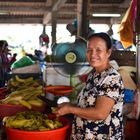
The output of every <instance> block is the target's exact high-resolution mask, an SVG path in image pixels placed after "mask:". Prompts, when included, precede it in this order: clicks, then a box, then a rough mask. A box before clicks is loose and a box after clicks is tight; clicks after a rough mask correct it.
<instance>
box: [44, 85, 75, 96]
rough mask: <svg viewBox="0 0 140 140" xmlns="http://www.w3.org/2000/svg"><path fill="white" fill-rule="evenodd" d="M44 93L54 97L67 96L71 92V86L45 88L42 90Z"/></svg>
mask: <svg viewBox="0 0 140 140" xmlns="http://www.w3.org/2000/svg"><path fill="white" fill-rule="evenodd" d="M44 90H45V92H48V93H52V94H54V95H58V96H63V95H68V94H70V93H72V92H73V87H72V86H63V85H55V86H46V87H45V88H44Z"/></svg>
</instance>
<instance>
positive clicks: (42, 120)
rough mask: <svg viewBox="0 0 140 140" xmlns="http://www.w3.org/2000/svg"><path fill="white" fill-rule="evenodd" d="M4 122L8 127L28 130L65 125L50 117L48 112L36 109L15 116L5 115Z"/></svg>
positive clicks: (48, 128)
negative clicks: (43, 112)
mask: <svg viewBox="0 0 140 140" xmlns="http://www.w3.org/2000/svg"><path fill="white" fill-rule="evenodd" d="M3 123H4V124H5V126H6V127H9V128H15V129H19V130H26V131H44V130H54V129H57V128H60V127H63V124H62V123H61V122H60V121H59V120H57V119H49V118H48V116H47V115H46V114H42V113H40V112H35V111H25V112H19V113H17V114H16V115H14V116H10V117H5V118H4V119H3Z"/></svg>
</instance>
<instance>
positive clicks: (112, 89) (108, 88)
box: [97, 74, 124, 101]
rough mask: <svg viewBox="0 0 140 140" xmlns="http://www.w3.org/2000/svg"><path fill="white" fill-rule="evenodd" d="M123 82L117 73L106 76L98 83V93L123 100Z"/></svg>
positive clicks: (116, 99)
mask: <svg viewBox="0 0 140 140" xmlns="http://www.w3.org/2000/svg"><path fill="white" fill-rule="evenodd" d="M123 89H124V88H123V83H122V79H121V77H120V75H119V74H116V75H113V74H112V75H108V76H106V77H105V78H104V79H103V80H102V82H101V83H100V85H98V89H97V91H98V95H99V96H107V97H110V98H112V99H114V100H115V101H119V100H121V101H122V100H123V96H124V95H123Z"/></svg>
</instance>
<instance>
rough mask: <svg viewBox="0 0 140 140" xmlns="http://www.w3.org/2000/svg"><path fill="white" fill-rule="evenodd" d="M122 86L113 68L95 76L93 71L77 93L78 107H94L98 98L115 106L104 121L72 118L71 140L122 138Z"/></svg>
mask: <svg viewBox="0 0 140 140" xmlns="http://www.w3.org/2000/svg"><path fill="white" fill-rule="evenodd" d="M123 91H124V86H123V82H122V79H121V76H120V74H119V73H118V72H117V71H116V70H115V69H114V68H113V67H111V68H109V69H106V70H105V71H103V72H101V73H100V74H96V75H95V70H93V71H92V72H91V73H90V74H89V76H88V79H87V81H86V86H85V87H84V89H83V90H82V91H81V92H80V93H79V95H78V98H77V104H78V106H79V107H82V108H86V107H94V106H95V104H96V99H97V97H99V96H107V97H109V98H112V99H113V100H115V104H114V106H113V108H112V110H111V112H110V114H109V115H108V117H107V118H106V119H105V120H100V121H98V120H96V121H93V120H86V119H82V118H80V117H78V116H74V120H73V125H72V128H73V129H72V139H73V140H93V139H94V140H122V137H123V116H122V111H123V102H124V94H123Z"/></svg>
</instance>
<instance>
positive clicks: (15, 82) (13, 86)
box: [7, 75, 40, 91]
mask: <svg viewBox="0 0 140 140" xmlns="http://www.w3.org/2000/svg"><path fill="white" fill-rule="evenodd" d="M39 85H40V81H39V80H38V79H36V80H34V79H33V77H29V78H24V79H23V78H20V77H19V76H18V75H15V77H14V78H11V79H10V80H9V82H8V85H7V86H8V89H10V90H11V91H15V90H17V89H25V88H26V87H28V86H39Z"/></svg>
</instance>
